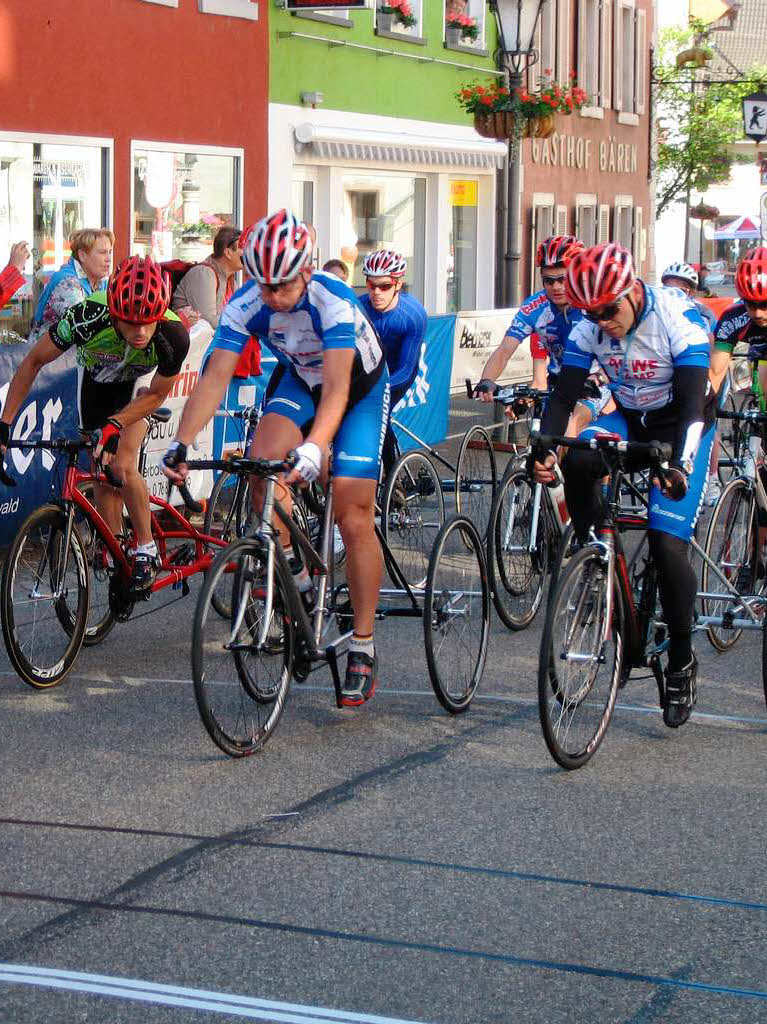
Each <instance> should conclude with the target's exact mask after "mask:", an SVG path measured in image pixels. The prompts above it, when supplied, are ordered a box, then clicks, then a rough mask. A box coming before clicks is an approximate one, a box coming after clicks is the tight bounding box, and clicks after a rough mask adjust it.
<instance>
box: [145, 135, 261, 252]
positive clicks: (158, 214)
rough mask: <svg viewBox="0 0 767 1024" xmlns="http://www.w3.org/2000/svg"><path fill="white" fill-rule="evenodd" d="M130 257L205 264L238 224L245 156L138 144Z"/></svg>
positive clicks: (228, 152)
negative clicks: (216, 241)
mask: <svg viewBox="0 0 767 1024" xmlns="http://www.w3.org/2000/svg"><path fill="white" fill-rule="evenodd" d="M132 153H133V225H132V227H133V233H132V238H131V252H133V253H138V254H139V255H142V256H144V255H151V256H152V258H153V259H156V260H167V259H174V258H176V257H178V258H180V259H186V260H200V259H204V258H205V257H206V256H208V255H210V253H211V252H212V249H213V236H214V235H215V234H216V231H217V230H218V229H219V228H220V227H223V225H224V224H238V222H239V219H240V196H241V177H242V155H241V151H231V150H230V151H227V150H215V149H213V148H210V149H205V150H204V151H200V150H195V151H185V150H182V149H166V148H163V147H162V146H159V145H155V144H150V143H143V142H134V143H133V144H132Z"/></svg>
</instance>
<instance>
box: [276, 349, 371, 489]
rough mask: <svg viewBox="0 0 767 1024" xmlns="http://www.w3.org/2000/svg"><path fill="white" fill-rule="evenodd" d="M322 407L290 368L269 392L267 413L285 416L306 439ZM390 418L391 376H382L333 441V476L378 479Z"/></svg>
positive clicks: (348, 415)
mask: <svg viewBox="0 0 767 1024" xmlns="http://www.w3.org/2000/svg"><path fill="white" fill-rule="evenodd" d="M318 404H319V394H317V395H316V396H315V394H314V392H312V391H311V390H310V389H309V388H308V387H307V386H306V384H305V383H304V382H303V381H302V380H301V379H300V378H299V377H298V376H297V375H296V374H295V373H293V372H292V371H291V370H290V369H287V370H285V372H283V373H282V374H281V375H280V377H279V380H278V382H277V385H276V387H274V389H272V388H271V387H270V388H269V389H268V390H267V394H266V396H265V404H264V414H266V413H276V414H277V415H278V416H284V417H285V418H286V419H289V420H290V421H291V422H292V423H295V425H296V426H297V427H298V429H299V430H300V431H301V433H302V434H303V436H304V437H306V436H307V434H308V433H309V431H310V430H311V426H312V423H313V422H314V416H315V413H316V411H317V405H318ZM388 419H389V374H388V373H387V372H384V373H382V374H381V375H380V377H379V378H378V380H377V381H376V383H375V384H374V385H373V387H372V388H371V389H370V391H368V393H367V394H366V395H365V397H364V398H361V399H360V400H359V401H358V402H356V403H355V404H354V405H353V406H352V407H351V408H350V409H347V410H346V413H345V414H344V418H343V419H342V420H341V425H340V426H339V428H338V431H337V432H336V436H335V437H334V438H333V475H334V476H339V477H352V478H354V479H356V480H378V475H379V470H380V467H381V449H382V447H383V441H384V436H385V434H386V424H387V422H388Z"/></svg>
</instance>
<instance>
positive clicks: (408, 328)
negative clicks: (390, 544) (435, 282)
mask: <svg viewBox="0 0 767 1024" xmlns="http://www.w3.org/2000/svg"><path fill="white" fill-rule="evenodd" d="M359 303H360V305H361V306H362V308H363V310H364V311H365V316H366V317H367V318H368V320H369V321H370V322H371V324H372V325H373V327H375V329H376V331H377V332H378V337H379V338H380V339H381V344H382V345H383V348H384V352H385V354H386V365H387V366H388V367H389V378H390V384H391V388H392V391H396V390H398V389H399V388H400V387H401V386H403V385H408V384H410V383H411V382H412V380H413V378H414V377H415V375H416V371H417V370H418V357H419V356H420V354H421V345H422V343H423V339H424V335H425V334H426V320H427V318H426V310H425V309H424V308H423V306H422V305H421V303H420V302H419V301H418V299H414V298H413V296H412V295H408V294H407V293H406V292H400V294H399V299H398V300H397V305H396V306H395V307H394V309H389V310H386V311H384V312H381V313H379V312H378V311H377V310H375V309H374V308H373V303H372V302H371V301H370V296H369V295H361V296H360V299H359Z"/></svg>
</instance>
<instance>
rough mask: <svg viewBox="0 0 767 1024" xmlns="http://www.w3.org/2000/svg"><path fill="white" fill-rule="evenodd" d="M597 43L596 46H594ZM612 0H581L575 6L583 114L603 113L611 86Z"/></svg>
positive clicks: (593, 115)
mask: <svg viewBox="0 0 767 1024" xmlns="http://www.w3.org/2000/svg"><path fill="white" fill-rule="evenodd" d="M595 44H596V45H595ZM612 55H613V40H612V0H581V3H580V4H579V7H578V84H579V85H580V86H581V87H582V88H583V89H585V90H586V93H587V94H588V97H589V103H588V106H587V107H586V108H585V109H586V116H589V115H590V116H592V117H596V116H600V117H601V116H602V115H601V113H599V112H600V111H601V110H602V108H604V107H607V106H609V105H610V95H611V85H612Z"/></svg>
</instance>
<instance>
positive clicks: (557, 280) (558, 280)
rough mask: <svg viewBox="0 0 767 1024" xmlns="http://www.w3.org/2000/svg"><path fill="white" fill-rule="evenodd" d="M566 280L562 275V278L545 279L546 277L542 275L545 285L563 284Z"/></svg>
mask: <svg viewBox="0 0 767 1024" xmlns="http://www.w3.org/2000/svg"><path fill="white" fill-rule="evenodd" d="M564 279H565V275H564V274H562V276H561V277H544V275H543V274H541V281H543V283H544V284H562V282H563V281H564Z"/></svg>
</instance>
